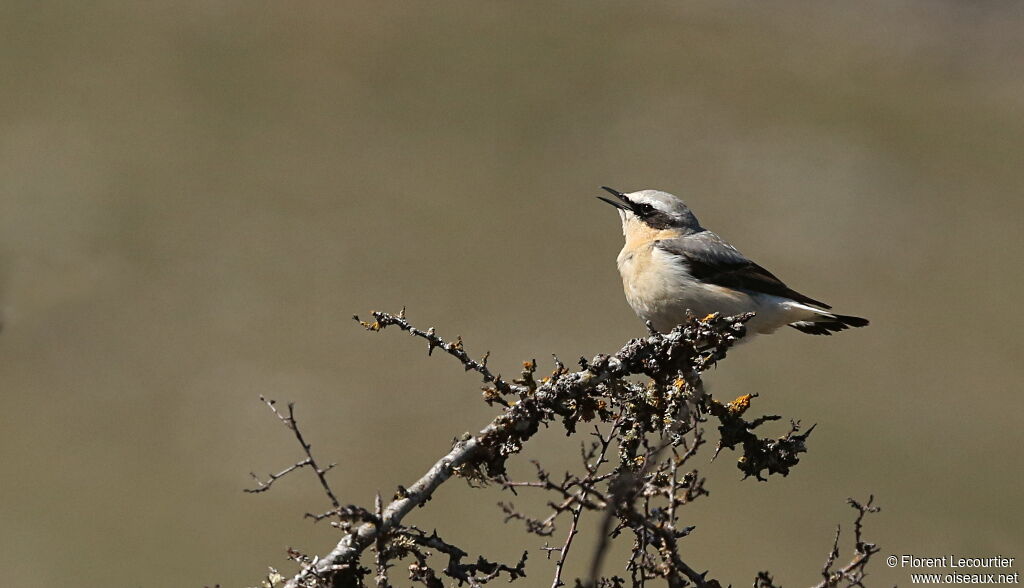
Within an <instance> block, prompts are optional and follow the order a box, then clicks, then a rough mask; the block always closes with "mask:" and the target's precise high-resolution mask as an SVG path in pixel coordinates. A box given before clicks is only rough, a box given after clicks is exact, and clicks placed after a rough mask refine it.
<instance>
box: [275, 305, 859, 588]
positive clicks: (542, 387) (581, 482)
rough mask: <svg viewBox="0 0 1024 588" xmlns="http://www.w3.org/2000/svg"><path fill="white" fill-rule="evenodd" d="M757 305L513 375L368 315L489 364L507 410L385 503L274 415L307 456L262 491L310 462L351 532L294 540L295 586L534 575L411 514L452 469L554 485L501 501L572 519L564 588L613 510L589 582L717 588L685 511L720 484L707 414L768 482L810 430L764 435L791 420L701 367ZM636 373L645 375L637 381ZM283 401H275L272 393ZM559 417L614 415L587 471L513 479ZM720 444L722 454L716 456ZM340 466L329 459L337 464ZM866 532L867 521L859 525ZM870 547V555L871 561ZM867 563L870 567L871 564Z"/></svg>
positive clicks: (468, 364) (522, 486)
mask: <svg viewBox="0 0 1024 588" xmlns="http://www.w3.org/2000/svg"><path fill="white" fill-rule="evenodd" d="M751 316H752V315H751V314H746V315H740V316H733V317H721V316H719V315H717V314H713V315H709V316H706V317H703V318H697V317H693V316H691V317H688V319H687V321H686V322H685V323H684V324H682V325H680V326H678V327H676V328H675V329H673V330H672V331H670V332H668V333H658V332H655V331H653V330H651V331H650V332H649V334H648V335H647V336H645V337H641V338H637V339H632V340H630V341H629V342H627V343H626V344H625V345H623V346H622V347H621V348H620V349H619V350H618V351H616V352H615V353H613V354H611V355H604V354H601V355H597V356H595V357H593V358H592V359H590V360H586V359H584V358H580V360H579V369H576V370H570V369H569V368H567V367H566V366H565V365H564V364H563V363H562V362H560V361H558V359H557V358H556V359H555V361H554V369H553V370H552V372H551V373H550V374H548V375H546V376H542V377H538V374H537V369H538V368H537V362H536V361H534V360H531V361H528V362H525V363H524V364H523V368H522V371H521V373H520V375H519V377H518V378H515V379H514V380H512V381H508V380H506V379H504V378H502V376H501V375H500V374H495V373H494V372H492V371H491V370H490V368H489V367H488V365H487V359H488V357H489V354H484V355H483V356H482V357H481V358H480V359H474V358H473V357H472V356H471V355H470V354H469V353H468V352H467V351H466V349H465V346H464V344H463V342H462V339H461V338H456V340H455V341H448V340H445V339H443V338H442V337H440V336H439V335H438V334H437V333H436V331H435V329H433V328H429V329H426V330H424V329H420V328H417V327H415V326H414V325H412V324H411V323H410V322H409V321H408V319H407V318H406V316H405V310H404V309H403V310H402V312H401V313H398V314H390V313H386V312H374V313H373V320H372V321H360V320H359V318H358V317H354V318H355V319H356V320H357V321H359V322H360V324H361V325H363V326H364V327H365V328H366V329H368V330H371V331H381V330H385V329H387V328H389V327H396V328H398V329H400V330H402V331H405V332H407V333H409V334H411V335H412V336H415V337H418V338H421V339H423V340H425V341H426V343H427V350H428V353H432V352H433V351H434V350H436V349H440V350H442V351H444V352H445V353H447V354H448V355H450V356H452V357H454V358H455V359H456V360H457V361H458V362H459V363H460V364H461V365H462V366H463V368H464V369H465V370H466V371H474V372H476V373H478V374H479V375H480V376H481V377H482V379H483V382H484V384H485V386H484V387H483V399H484V401H485V402H487V403H488V404H489V405H492V406H493V405H494V404H498V405H500V406H501V412H500V413H499V414H498V415H497V416H495V418H494V419H493V420H492V421H491V422H490V423H488V424H487V426H485V427H484V428H483V429H481V430H480V431H479V433H477V434H476V435H469V434H467V435H464V436H463V437H462V438H461V439H457V440H455V441H454V443H453V446H452V448H451V449H450V450H449V451H448V452H447V453H446V454H445V455H444V456H443V457H441V458H440V459H439V460H438V461H437V462H436V463H434V465H433V466H431V467H430V468H429V469H428V470H427V472H426V473H425V474H424V475H423V476H421V477H420V478H419V479H418V480H416V481H415V482H414V483H413V484H411V485H409V486H408V487H401V486H400V487H399V490H398V492H396V493H395V495H394V497H393V498H392V499H391V500H390V502H388V503H387V504H386V506H385V504H384V503H383V502H378V504H377V505H376V506H375V507H374V509H372V511H371V510H370V509H365V508H361V507H356V506H351V505H350V506H340V503H339V502H338V501H337V499H336V498H335V494H334V492H333V491H332V490H331V488H330V486H329V485H328V484H327V482H326V479H325V478H324V473H325V472H326V469H322V468H319V467H318V466H316V465H315V462H314V460H313V456H312V454H311V452H310V450H309V446H308V444H307V443H306V442H305V440H304V439H303V438H302V437H301V434H300V433H299V432H298V427H297V424H296V423H295V421H294V415H293V412H292V409H291V407H290V406H289V413H288V416H287V417H284V416H283V415H282V414H281V413H280V412H278V411H277V410H276V409H274V412H275V414H277V416H278V417H279V418H280V419H281V420H282V422H284V423H285V424H286V425H288V426H289V428H290V429H292V430H293V432H294V433H295V435H296V437H297V438H298V439H299V442H300V444H301V445H302V446H303V448H304V450H305V453H306V459H305V460H302V461H300V462H297V463H296V464H295V465H293V466H292V467H290V468H287V469H285V470H283V471H282V472H281V473H279V474H274V475H272V476H271V477H270V480H269V482H266V483H261V486H260V487H259V488H257V489H256V490H257V491H262V490H265V489H266V488H267V487H269V485H270V484H271V483H273V482H274V481H276V480H277V479H279V478H280V477H282V476H284V475H287V474H289V473H291V472H293V471H297V470H299V469H303V468H305V467H306V466H310V467H311V468H312V469H313V470H315V471H316V472H317V475H318V478H320V482H321V484H322V485H323V487H324V490H325V492H326V494H327V495H328V497H329V499H330V501H331V503H332V506H333V509H332V510H330V511H328V512H326V513H324V514H322V515H315V516H314V518H316V519H317V520H321V519H325V518H332V519H336V520H333V521H332V524H333V525H334V526H336V527H337V528H339V529H340V531H341V533H342V536H341V538H340V541H339V542H338V544H337V545H336V546H335V547H334V549H332V550H331V551H330V552H329V553H327V554H325V555H323V556H319V557H312V556H308V555H304V554H299V553H297V552H294V551H290V556H291V557H292V559H294V560H295V561H297V562H298V563H299V564H300V567H301V569H300V571H299V572H298V573H297V574H296V575H295V576H294V577H293V578H291V579H290V580H288V582H287V586H289V587H300V586H301V587H313V586H317V587H323V586H333V587H339V586H346V587H356V586H364V585H366V581H368V580H369V579H371V578H372V581H373V583H375V585H376V586H378V587H379V588H384V587H387V586H390V585H391V584H390V582H391V580H390V578H389V573H388V571H389V568H391V567H392V565H393V564H392V562H395V561H399V560H402V559H411V560H412V563H411V564H410V565H409V568H408V570H409V575H408V579H409V580H411V581H413V582H416V583H421V584H424V585H426V586H428V587H430V588H440V587H442V586H444V585H445V581H444V579H443V578H444V577H447V578H450V579H452V580H454V581H455V582H456V583H457V584H458V585H462V584H464V583H465V584H469V585H470V586H480V585H482V584H485V583H487V582H489V581H490V580H493V579H495V578H497V577H505V578H507V579H508V580H515V579H517V578H520V577H522V576H525V574H526V569H525V564H526V559H527V553H526V552H524V553H523V557H522V558H521V559H520V561H519V562H518V563H516V564H511V565H507V564H501V563H496V562H492V561H489V560H487V559H485V558H483V557H482V556H478V557H477V559H476V561H475V563H464V560H465V559H466V558H467V557H468V552H467V551H466V550H463V549H462V548H460V547H456V546H455V545H452V544H450V543H448V542H446V541H445V540H443V539H442V538H441V537H440V536H439V535H438V534H437V531H434V532H432V533H431V534H429V535H428V534H427V533H425V532H424V531H421V530H419V529H417V528H415V527H413V526H411V525H409V524H408V523H406V522H405V520H404V519H405V518H406V516H407V515H408V514H409V513H410V512H411V511H412V510H413V509H414V508H416V507H418V506H423V505H424V504H426V502H427V501H429V500H430V498H431V497H432V496H433V494H434V492H435V491H436V490H437V488H438V487H439V486H440V485H441V484H443V483H444V482H445V481H447V480H448V479H450V478H451V477H452V476H459V477H463V478H465V479H467V480H468V481H469V482H470V483H471V484H473V485H478V486H482V485H488V484H496V485H499V486H500V488H501V489H502V490H504V491H508V492H511V493H513V494H515V493H517V492H518V491H520V490H522V491H535V490H536V491H541V492H548V493H554V495H555V499H554V500H553V501H552V502H551V511H550V512H549V513H548V515H547V516H546V517H544V518H543V519H541V518H538V517H531V516H528V515H526V514H524V513H521V512H519V511H517V510H516V509H515V507H514V506H512V505H511V504H507V503H502V505H501V506H502V510H503V511H504V512H505V514H506V522H509V521H513V520H521V521H523V522H524V523H525V524H526V530H527V532H529V533H532V534H535V535H538V536H543V537H548V536H550V535H552V534H553V533H554V532H555V531H556V523H557V521H558V520H560V519H562V518H568V519H569V530H568V533H567V535H566V536H565V539H564V541H562V542H561V546H556V547H551V546H550V545H549V544H548V543H547V542H545V545H544V547H542V548H541V549H542V550H543V551H544V552H546V554H547V557H548V558H549V559H551V558H552V556H553V555H555V554H557V556H556V559H555V571H554V578H553V580H552V583H551V586H552V588H557V587H558V586H561V585H564V584H565V583H566V582H565V581H564V580H563V579H562V574H563V571H564V568H565V562H566V560H567V558H568V557H569V552H570V550H571V549H573V548H574V545H578V542H577V543H574V542H573V538H574V537H575V536H576V534H577V532H578V530H577V528H578V523H579V521H580V518H581V516H582V515H583V514H584V513H585V512H598V513H603V515H602V520H603V523H602V529H603V533H602V535H601V536H602V538H603V539H602V541H601V544H600V545H599V546H598V548H597V549H596V550H595V552H594V553H593V555H592V557H591V560H592V561H591V564H592V565H591V568H590V569H591V570H592V572H591V577H589V578H587V579H580V580H577V584H578V585H581V586H625V585H627V582H628V584H629V585H631V586H643V585H645V584H646V583H647V582H649V581H652V580H655V579H660V580H662V581H664V582H665V583H667V585H668V586H688V585H695V586H718V582H716V581H715V580H712V579H710V578H709V577H708V573H707V572H698V571H697V568H695V567H693V566H691V565H690V564H688V563H687V562H684V561H683V560H682V558H681V556H680V555H679V550H678V548H677V542H678V541H679V540H681V539H683V538H685V537H687V536H688V535H689V534H690V533H691V532H692V531H693V528H692V527H690V526H686V525H683V524H682V523H681V522H680V517H681V511H682V507H684V506H686V505H688V504H690V503H691V502H693V501H694V500H696V499H698V498H700V497H702V496H704V495H706V494H707V491H706V490H705V489H704V485H705V479H704V478H703V477H702V476H701V475H700V474H699V472H698V471H697V470H696V469H691V468H690V465H691V463H692V460H693V458H694V456H695V455H696V454H697V452H698V451H699V449H700V448H701V446H702V445H704V444H705V439H704V423H705V422H706V421H707V420H708V419H710V418H713V419H716V420H717V421H718V431H719V433H720V442H719V446H718V451H720V450H721V449H723V448H728V449H733V450H739V451H741V452H742V455H740V456H739V458H738V460H737V467H738V468H739V469H740V470H741V471H742V472H743V473H744V477H747V476H753V477H756V478H757V479H760V480H765V479H767V478H766V476H770V475H771V474H780V475H783V476H785V475H787V474H788V473H789V472H790V469H791V468H792V467H793V466H795V465H796V464H797V463H798V461H799V457H798V455H799V454H800V453H802V452H804V451H806V444H805V441H806V439H807V436H808V435H809V434H810V432H811V430H812V429H813V427H811V429H808V430H807V431H806V432H804V433H802V434H798V425H797V423H796V422H794V423H793V425H792V428H791V430H790V431H789V432H788V433H787V434H786V435H784V436H782V437H779V438H775V439H772V438H762V437H759V436H758V435H757V433H756V432H755V429H757V428H758V427H760V426H761V425H763V424H765V423H767V422H770V421H773V420H777V419H779V418H780V417H776V416H764V417H759V418H756V419H754V420H751V421H748V420H746V419H745V418H744V414H745V413H746V412H747V410H748V409H749V407H750V403H751V400H752V398H754V396H755V395H744V396H740V397H739V398H737V399H736V400H733V401H731V402H725V403H723V402H719V401H718V400H716V399H714V398H713V397H712V396H711V395H709V394H707V393H705V391H704V387H703V385H702V381H701V373H702V372H703V371H705V370H706V369H708V368H709V367H711V366H713V365H715V364H716V363H717V362H719V361H721V360H722V359H723V358H725V356H726V354H727V352H728V350H729V349H730V348H731V347H732V346H733V345H734V344H735V343H736V342H737V341H739V340H740V339H741V338H742V337H743V336H744V334H745V332H746V330H745V327H744V323H745V322H746V321H747V320H749V319H750V318H751ZM635 376H644V378H642V379H641V380H640V381H637V379H636V378H634V377H635ZM268 405H270V406H271V408H272V409H273V408H274V406H273V403H272V402H271V403H268ZM555 423H559V424H561V425H562V427H563V428H564V430H565V433H566V435H567V436H571V435H574V434H577V429H578V427H579V426H580V425H581V424H584V423H593V424H594V425H600V424H605V425H606V427H607V430H606V431H604V432H602V429H601V427H600V426H597V427H595V432H594V433H593V435H594V437H595V439H596V441H592V442H591V443H590V444H589V445H588V444H586V443H584V444H583V447H582V452H581V457H582V461H583V472H581V473H579V474H574V473H571V472H566V473H565V475H564V476H561V477H559V478H557V479H556V478H555V477H553V476H552V475H551V474H549V473H548V472H547V471H546V470H545V469H544V468H543V467H542V465H541V464H536V470H537V479H536V480H533V481H520V482H517V481H513V480H511V479H509V478H508V475H507V471H506V463H507V461H508V459H509V458H511V457H512V456H514V455H515V454H517V453H519V452H520V451H522V449H523V447H524V445H525V444H526V443H527V442H528V441H529V440H530V439H531V438H532V437H533V436H534V435H535V434H536V433H537V432H538V430H539V429H540V428H541V427H542V426H547V425H550V424H555ZM715 454H716V455H717V451H716V453H715ZM327 469H329V468H327ZM624 532H628V533H630V534H631V535H632V536H633V548H632V550H631V557H630V559H629V561H628V562H627V563H626V567H625V568H624V569H625V571H626V572H627V573H628V575H629V579H628V581H627V580H626V579H624V578H622V577H619V576H617V575H616V576H611V577H602V576H600V573H599V572H600V569H601V567H602V564H603V559H604V558H605V556H606V553H607V550H606V547H607V543H608V542H609V541H611V540H612V539H614V538H615V537H618V536H619V535H621V534H622V533H624ZM858 541H859V522H858ZM368 550H372V551H373V552H374V553H375V557H374V561H373V563H374V568H375V569H373V570H371V569H369V568H367V567H363V565H362V563H361V560H362V556H363V554H364V553H365V552H366V551H368ZM431 553H435V554H443V555H444V556H446V557H447V563H446V564H445V565H443V566H441V567H440V569H438V567H437V565H436V564H434V565H431V564H432V562H431V561H430V560H429V557H430V554H431ZM868 557H870V553H869V554H868V555H867V556H866V557H864V558H863V561H864V563H866V561H867V558H868ZM860 569H862V567H861V568H860Z"/></svg>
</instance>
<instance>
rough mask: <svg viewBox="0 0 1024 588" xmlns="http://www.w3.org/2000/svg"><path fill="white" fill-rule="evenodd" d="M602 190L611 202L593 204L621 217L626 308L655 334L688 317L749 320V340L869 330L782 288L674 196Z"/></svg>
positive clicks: (621, 268) (858, 321)
mask: <svg viewBox="0 0 1024 588" xmlns="http://www.w3.org/2000/svg"><path fill="white" fill-rule="evenodd" d="M603 189H604V190H607V191H608V192H610V193H611V194H612V195H613V196H615V200H612V199H610V198H605V197H603V196H598V198H599V199H601V200H603V201H605V202H607V203H608V204H611V205H612V206H614V207H615V208H617V209H618V210H619V216H620V217H622V233H623V235H624V236H625V238H626V244H625V246H623V248H622V251H621V252H619V257H618V260H617V261H618V266H619V273H620V274H621V275H622V286H623V289H624V290H625V291H626V300H628V301H629V305H630V306H632V307H633V310H634V311H635V312H636V314H637V315H639V316H640V318H641V319H643V320H645V321H650V322H651V324H652V325H653V326H654V328H655V329H657V330H659V331H662V332H667V331H669V330H671V329H672V328H673V327H675V326H676V325H678V324H680V323H682V322H683V320H684V319H685V317H686V311H687V310H690V311H692V312H693V313H694V314H696V315H697V316H699V317H703V316H705V315H707V314H711V313H714V312H720V313H722V315H725V316H728V315H734V314H740V313H744V312H754V313H755V315H754V318H752V319H751V320H750V322H748V323H747V329H748V331H749V332H751V333H771V332H773V331H775V330H776V329H778V328H779V327H781V326H783V325H789V326H790V327H793V328H794V329H796V330H798V331H801V332H803V333H809V334H811V335H831V334H832V333H835V332H838V331H842V330H844V329H847V328H850V327H864V326H867V324H868V320H867V319H864V318H860V317H856V316H848V315H843V314H835V313H833V312H831V311H830V310H829V309H830V308H832V307H831V306H829V305H827V304H825V303H824V302H820V301H818V300H815V299H813V298H809V297H807V296H804V295H803V294H801V293H799V292H797V291H795V290H793V289H791V288H790V287H789V286H786V284H784V283H783V282H782V280H780V279H778V278H776V277H775V276H774V275H773V274H772V273H771V272H769V271H768V270H766V269H764V268H763V267H761V266H759V265H757V264H756V263H754V262H753V261H750V260H749V259H747V258H746V257H745V256H744V255H743V254H742V253H740V252H739V251H738V250H737V249H736V248H735V247H733V246H732V245H730V244H728V243H726V242H725V240H724V239H722V238H721V237H719V236H718V235H716V234H715V233H712V232H711V231H709V230H707V229H705V228H704V227H702V226H701V225H700V222H698V221H697V217H696V216H694V215H693V212H691V211H690V209H689V207H687V206H686V204H685V203H684V202H683V201H682V200H680V199H679V198H677V197H675V196H673V195H672V194H669V193H667V192H660V191H658V190H641V191H639V192H632V193H630V194H623V193H622V192H619V191H618V190H613V189H611V188H607V187H604V188H603Z"/></svg>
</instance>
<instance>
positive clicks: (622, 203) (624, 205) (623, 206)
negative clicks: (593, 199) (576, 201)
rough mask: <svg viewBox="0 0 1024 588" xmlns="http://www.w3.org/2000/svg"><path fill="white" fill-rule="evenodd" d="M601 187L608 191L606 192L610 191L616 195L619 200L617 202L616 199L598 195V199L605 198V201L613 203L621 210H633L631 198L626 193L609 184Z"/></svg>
mask: <svg viewBox="0 0 1024 588" xmlns="http://www.w3.org/2000/svg"><path fill="white" fill-rule="evenodd" d="M601 189H602V190H604V191H606V192H608V193H609V194H611V195H612V196H615V197H616V198H618V199H619V202H616V201H615V200H612V199H611V198H605V197H604V196H598V197H597V199H598V200H603V201H605V202H607V203H608V204H611V205H612V206H614V207H615V208H618V209H619V210H628V211H630V212H632V211H633V203H632V202H630V201H629V198H627V197H626V195H625V194H623V193H622V192H619V191H618V190H616V189H615V188H609V187H608V186H601Z"/></svg>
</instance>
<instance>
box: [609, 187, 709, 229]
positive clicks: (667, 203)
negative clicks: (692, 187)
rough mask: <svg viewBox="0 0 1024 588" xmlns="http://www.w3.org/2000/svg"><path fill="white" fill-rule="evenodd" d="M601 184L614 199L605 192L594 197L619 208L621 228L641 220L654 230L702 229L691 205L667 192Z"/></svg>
mask: <svg viewBox="0 0 1024 588" xmlns="http://www.w3.org/2000/svg"><path fill="white" fill-rule="evenodd" d="M601 188H602V189H603V190H605V191H606V192H608V193H609V194H611V195H613V196H615V200H612V199H611V198H605V197H604V196H598V197H597V198H598V199H599V200H603V201H605V202H607V203H608V204H611V205H612V206H614V207H615V208H617V209H618V210H619V216H620V217H621V218H622V229H623V231H628V230H629V228H630V225H631V224H632V223H640V224H641V225H644V226H646V227H649V228H651V229H655V230H672V229H675V230H679V231H681V232H683V233H689V232H697V231H700V230H702V227H701V226H700V222H698V221H697V217H696V216H694V214H693V212H691V211H690V207H688V206H686V203H685V202H683V201H682V200H680V199H679V198H678V197H676V196H673V195H672V194H669V193H668V192H662V191H660V190H640V191H638V192H631V193H629V194H624V193H622V192H619V191H618V190H615V189H613V188H609V187H607V186H602V187H601Z"/></svg>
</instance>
